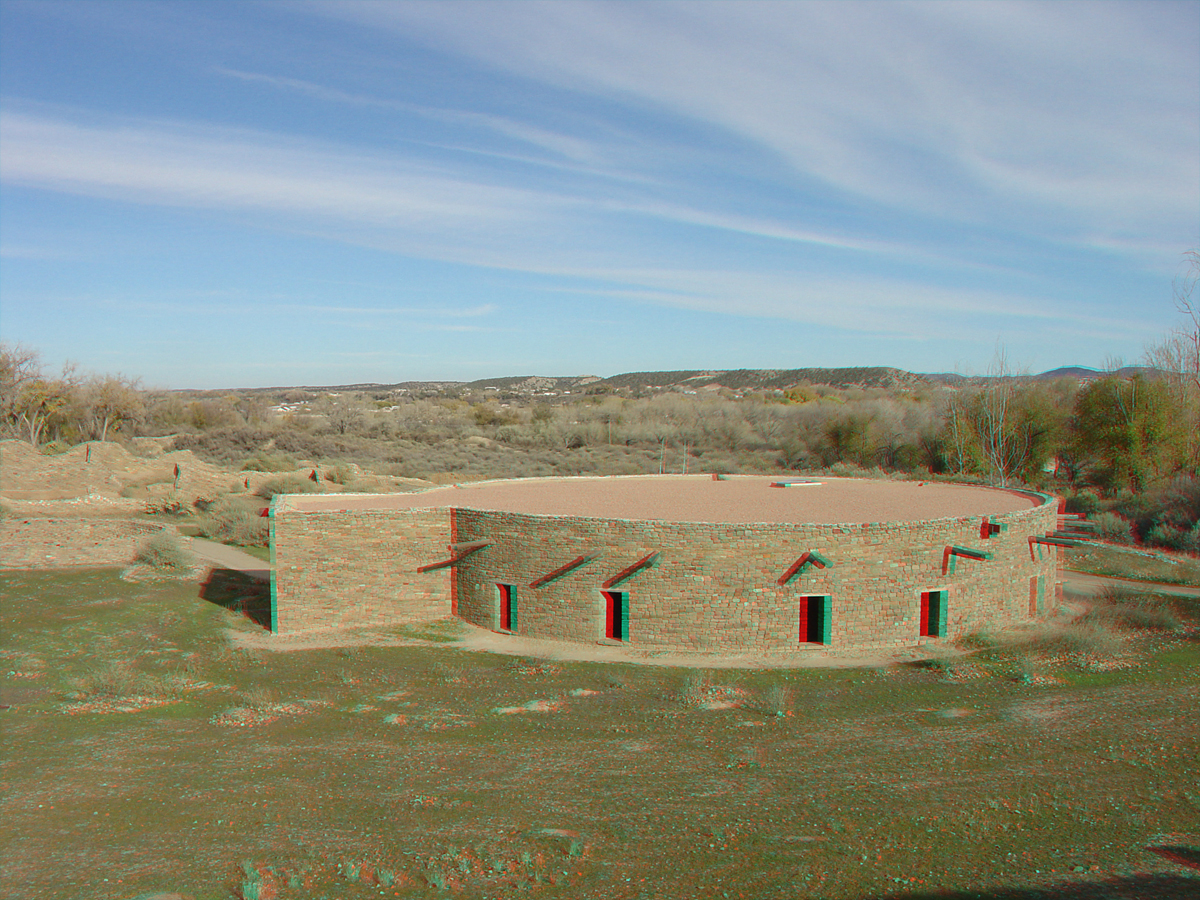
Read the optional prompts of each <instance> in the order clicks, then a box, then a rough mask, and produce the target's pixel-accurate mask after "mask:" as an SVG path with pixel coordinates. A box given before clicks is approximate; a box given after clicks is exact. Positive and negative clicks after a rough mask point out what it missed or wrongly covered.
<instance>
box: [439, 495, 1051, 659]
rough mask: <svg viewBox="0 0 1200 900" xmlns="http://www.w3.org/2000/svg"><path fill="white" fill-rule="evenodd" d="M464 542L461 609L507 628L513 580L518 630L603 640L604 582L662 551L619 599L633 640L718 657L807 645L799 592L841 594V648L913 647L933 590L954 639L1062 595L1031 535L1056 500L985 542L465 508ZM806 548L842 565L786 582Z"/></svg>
mask: <svg viewBox="0 0 1200 900" xmlns="http://www.w3.org/2000/svg"><path fill="white" fill-rule="evenodd" d="M456 518H457V529H456V530H457V538H456V540H458V541H472V540H489V541H491V542H492V543H491V546H489V547H487V548H486V549H484V550H481V551H478V552H477V553H474V554H472V555H471V556H470V557H468V558H467V559H466V560H464V561H463V562H462V563H461V564H460V565H459V567H458V572H457V596H458V602H457V612H458V615H459V616H461V617H462V618H464V619H465V620H467V621H469V622H473V623H474V624H476V625H479V626H482V627H485V628H493V629H494V628H497V627H498V624H499V623H498V618H497V616H498V605H499V603H498V597H499V594H498V590H497V588H496V584H497V583H503V584H511V585H515V587H516V595H517V625H516V631H517V633H520V634H529V635H537V636H541V637H548V638H557V639H562V640H571V641H584V642H589V643H591V642H594V641H597V640H599V639H602V638H603V635H604V620H605V616H604V598H603V595H602V593H601V590H602V587H601V586H602V583H603V582H604V581H605V580H606V579H608V578H610V577H612V576H614V575H616V574H617V573H618V572H620V571H621V570H623V569H624V568H625V567H627V566H629V565H631V564H632V563H634V562H635V561H637V560H638V559H640V558H642V557H644V556H645V555H646V554H648V553H651V552H654V551H658V552H659V553H660V554H661V556H660V557H659V560H658V562H657V564H656V565H655V566H654V567H653V568H649V569H644V570H642V571H641V572H639V573H638V574H636V575H634V576H633V577H632V578H630V579H629V580H628V581H625V582H624V583H622V584H620V585H616V586H614V587H613V590H620V591H628V592H629V597H630V600H629V635H628V640H629V642H630V643H631V644H636V645H639V646H646V647H662V648H682V649H700V650H715V651H748V650H767V651H785V650H796V649H799V648H802V647H804V646H809V645H803V644H801V642H800V640H799V598H800V597H802V596H806V595H814V594H826V595H830V596H831V597H832V629H831V642H830V646H831V647H833V648H835V649H836V648H847V649H848V648H863V649H867V648H888V647H903V646H912V645H914V644H917V643H921V642H923V641H925V640H929V639H923V638H920V637H919V634H918V632H919V616H920V602H921V601H920V598H921V592H922V591H928V590H947V591H948V592H949V613H948V616H947V625H948V635H947V636H948V637H950V638H954V637H958V636H961V635H962V634H966V633H969V632H971V631H975V630H981V629H985V628H990V627H995V626H999V625H1005V624H1010V623H1014V622H1020V621H1026V620H1028V619H1029V618H1031V595H1032V596H1033V597H1034V598H1036V597H1037V595H1038V590H1037V587H1036V585H1037V584H1038V583H1037V582H1036V581H1035V582H1033V585H1034V587H1032V588H1031V579H1042V581H1041V585H1042V589H1041V594H1042V596H1043V597H1044V599H1043V600H1042V602H1041V605H1040V607H1039V606H1037V605H1036V599H1035V601H1034V603H1035V608H1034V612H1035V613H1041V614H1044V613H1046V612H1048V611H1049V610H1050V608H1051V607H1052V605H1053V604H1054V602H1055V585H1056V577H1057V557H1056V553H1055V551H1054V549H1053V547H1050V546H1044V545H1035V547H1034V548H1033V553H1032V554H1031V549H1030V544H1029V540H1028V538H1029V536H1030V535H1036V534H1045V533H1047V532H1049V531H1053V530H1054V529H1055V528H1056V526H1057V510H1056V507H1055V504H1054V502H1053V501H1048V502H1046V503H1044V504H1042V505H1041V506H1038V507H1034V508H1031V509H1029V510H1022V511H1020V512H1016V513H1009V514H1006V515H999V516H991V517H989V521H990V522H993V523H995V524H999V525H1001V526H1002V528H1003V530H1002V531H1001V532H1000V533H999V534H996V535H993V536H991V537H989V538H986V539H984V538H982V537H981V526H982V523H983V517H980V516H971V517H963V518H953V519H940V520H933V521H926V522H915V523H882V524H865V525H790V524H761V525H727V524H679V523H667V522H633V521H621V520H608V519H592V518H582V517H552V516H531V515H523V514H517V513H505V512H490V511H480V510H466V509H460V510H458V512H457V517H456ZM948 545H955V546H961V547H967V548H974V549H980V550H986V551H988V552H990V553H991V554H992V556H993V558H992V559H991V560H987V561H979V560H973V559H969V558H964V557H954V558H953V559H952V561H951V567H952V570H951V571H948V572H945V573H944V572H943V560H944V552H945V548H946V547H947V546H948ZM806 550H811V551H816V552H818V553H820V554H821V555H822V556H823V557H824V558H826V559H828V560H829V561H830V563H831V564H832V565H831V566H830V567H829V568H827V569H817V568H814V567H811V566H810V567H806V568H805V570H804V571H803V572H802V573H801V574H800V575H798V576H797V577H796V578H795V579H793V580H792V581H791V582H790V583H789V584H787V585H786V586H780V585H779V584H777V579H778V578H779V577H780V576H781V575H782V574H783V573H784V572H785V571H786V570H787V569H788V567H789V566H790V565H791V564H792V563H793V562H794V561H795V560H796V559H797V558H798V557H799V556H800V555H801V554H802V553H803V552H804V551H806ZM589 553H599V556H598V557H597V559H596V560H595V561H593V562H591V563H589V564H587V565H584V566H581V567H580V568H578V569H575V570H574V571H572V572H570V573H568V574H566V575H564V576H562V577H560V578H558V579H556V580H554V581H552V582H550V583H548V584H546V585H544V586H542V587H540V588H530V587H529V586H528V585H529V584H530V582H532V581H534V580H536V579H537V578H539V577H540V576H542V575H545V574H547V573H548V572H550V571H552V570H553V569H555V568H557V567H558V566H561V565H563V564H564V563H566V562H568V561H570V560H572V559H573V558H575V557H578V556H583V555H587V554H589Z"/></svg>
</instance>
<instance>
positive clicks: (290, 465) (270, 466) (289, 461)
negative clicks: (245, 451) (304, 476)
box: [242, 450, 296, 472]
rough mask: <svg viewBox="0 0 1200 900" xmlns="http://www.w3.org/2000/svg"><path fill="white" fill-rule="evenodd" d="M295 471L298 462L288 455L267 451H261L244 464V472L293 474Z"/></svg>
mask: <svg viewBox="0 0 1200 900" xmlns="http://www.w3.org/2000/svg"><path fill="white" fill-rule="evenodd" d="M295 469H296V460H295V459H294V458H292V457H291V456H289V455H288V454H286V453H278V452H268V451H266V450H260V451H259V452H258V453H255V454H254V455H253V456H251V457H250V458H249V459H247V460H246V461H245V462H244V463H242V471H243V472H293V471H295Z"/></svg>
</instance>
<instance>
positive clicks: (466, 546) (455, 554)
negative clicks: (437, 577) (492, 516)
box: [417, 541, 492, 572]
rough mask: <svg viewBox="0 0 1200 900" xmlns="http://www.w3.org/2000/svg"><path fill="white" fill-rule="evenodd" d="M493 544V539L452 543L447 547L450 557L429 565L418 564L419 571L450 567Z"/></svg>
mask: <svg viewBox="0 0 1200 900" xmlns="http://www.w3.org/2000/svg"><path fill="white" fill-rule="evenodd" d="M490 546H492V542H491V541H465V542H463V543H461V544H450V545H449V547H448V548H447V549H448V550H449V551H450V554H451V556H450V558H449V559H443V560H442V561H441V562H435V563H430V564H429V565H427V566H418V567H417V571H418V572H432V571H434V570H435V569H448V568H450V567H451V566H457V565H458V564H459V563H460V562H462V561H463V560H464V559H466V558H467V557H468V556H470V555H471V554H472V553H475V552H476V551H479V550H482V549H483V548H484V547H490Z"/></svg>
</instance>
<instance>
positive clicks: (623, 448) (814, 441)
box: [0, 252, 1200, 497]
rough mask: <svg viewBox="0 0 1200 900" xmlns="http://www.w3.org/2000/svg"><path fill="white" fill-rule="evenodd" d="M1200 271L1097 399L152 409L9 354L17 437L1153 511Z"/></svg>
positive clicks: (1028, 386) (110, 386) (1185, 384)
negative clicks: (900, 485)
mask: <svg viewBox="0 0 1200 900" xmlns="http://www.w3.org/2000/svg"><path fill="white" fill-rule="evenodd" d="M1186 258H1187V260H1188V263H1189V266H1190V269H1189V276H1188V277H1187V278H1185V279H1182V280H1181V281H1178V282H1176V285H1175V302H1176V305H1177V307H1178V309H1179V312H1180V313H1181V315H1182V320H1181V322H1182V324H1181V325H1180V327H1179V328H1178V329H1177V330H1176V331H1175V332H1173V333H1172V334H1170V335H1168V336H1167V337H1166V338H1164V339H1163V340H1162V341H1161V342H1159V343H1158V344H1157V345H1155V346H1154V347H1152V348H1150V350H1149V351H1148V353H1147V364H1148V365H1147V367H1145V368H1144V369H1143V370H1140V371H1135V372H1134V373H1133V374H1129V373H1128V372H1127V371H1118V369H1119V366H1117V365H1114V366H1113V367H1112V371H1110V372H1108V373H1107V374H1104V375H1102V376H1101V377H1097V378H1093V379H1090V380H1087V381H1080V380H1078V379H1074V378H1060V379H1057V380H1053V381H1039V380H1036V379H1029V378H1022V377H1017V376H1015V375H1014V374H1013V372H1012V371H1011V370H1010V367H1009V366H1008V363H1007V361H1006V359H1005V358H1004V355H1003V353H998V354H997V357H996V359H995V361H994V363H993V366H992V368H991V369H990V370H989V371H988V372H987V373H986V375H984V376H982V377H979V378H975V379H969V380H966V381H965V382H963V383H961V384H954V385H936V384H923V385H922V384H914V385H910V386H905V387H903V388H890V389H888V388H882V387H872V388H864V387H835V386H832V385H824V384H799V385H795V386H793V387H791V388H789V389H786V390H783V389H779V390H763V391H760V392H757V393H754V392H750V393H742V392H735V391H733V390H730V389H727V388H716V387H714V388H711V389H708V390H699V391H695V392H683V391H679V390H670V391H665V392H662V393H658V394H656V395H652V396H643V397H625V396H619V395H614V394H611V393H600V392H595V393H574V394H570V395H566V394H559V395H556V396H552V397H547V396H542V397H539V396H534V395H530V394H516V393H511V392H505V391H502V390H497V389H494V388H493V389H481V388H471V387H469V386H466V387H464V386H453V387H449V388H446V389H444V390H438V391H432V392H426V393H424V394H416V393H411V392H406V391H374V392H373V391H372V390H371V389H363V390H353V391H343V392H340V393H334V392H330V391H319V390H309V389H296V388H293V389H286V390H280V391H277V392H275V393H274V394H270V393H267V392H263V391H245V392H227V393H223V394H220V393H218V394H212V393H201V392H179V391H170V392H168V391H147V390H144V389H142V388H141V387H140V385H139V383H138V381H137V380H136V379H133V378H129V377H126V376H122V375H88V376H80V375H79V374H78V373H77V372H76V371H75V370H74V369H72V368H70V367H68V368H66V369H65V370H64V371H63V372H61V373H60V374H58V375H55V376H51V375H47V374H46V372H45V367H44V366H43V365H42V363H41V361H40V358H39V356H38V354H37V353H36V352H35V351H32V350H29V349H28V348H24V347H21V346H16V345H9V344H3V345H0V404H2V406H0V429H2V430H3V431H4V433H5V436H8V437H18V438H20V439H22V440H26V441H29V442H30V443H31V444H34V445H35V446H40V445H45V444H49V445H50V446H51V448H52V449H53V448H54V447H60V448H61V447H62V446H64V445H71V444H74V443H78V442H81V441H87V440H111V439H114V438H116V439H125V438H129V437H133V436H136V435H145V434H155V435H162V434H174V435H177V436H178V437H177V440H176V443H177V446H180V447H191V448H193V449H195V450H197V452H201V453H205V454H207V455H209V456H210V457H213V458H214V459H219V460H221V461H223V462H226V463H240V462H242V461H243V460H245V459H246V458H248V457H250V456H253V455H254V454H256V453H260V452H262V451H281V452H284V453H285V454H286V453H291V454H294V455H298V456H300V457H302V458H306V459H322V458H334V459H343V460H346V461H354V462H359V463H360V464H364V465H370V464H371V463H372V462H386V463H389V464H392V465H393V466H402V467H403V466H404V464H405V460H408V464H407V468H406V469H405V471H404V474H408V475H414V476H418V477H427V476H428V475H430V474H431V473H436V472H438V471H445V472H452V471H453V472H459V473H460V474H464V475H467V476H472V475H478V476H479V477H489V476H503V475H513V474H531V472H530V471H529V470H527V469H524V468H520V466H519V465H518V463H517V462H516V461H517V460H518V459H519V458H520V455H521V454H533V455H537V457H538V458H539V459H540V460H544V461H545V465H543V466H542V467H541V468H538V469H537V470H536V471H537V472H539V473H540V472H542V471H543V470H548V471H561V472H564V473H577V472H582V471H596V472H597V473H599V474H605V473H613V474H615V473H617V472H629V471H651V472H653V471H663V472H668V471H669V472H680V471H692V472H697V471H718V470H723V471H747V472H749V471H779V470H781V469H782V470H790V471H805V470H820V469H831V468H841V469H843V470H851V469H853V470H860V469H870V470H876V469H877V470H881V471H883V472H898V473H908V474H912V475H918V476H922V477H925V476H929V477H934V476H948V477H954V478H971V479H976V480H979V481H983V482H986V483H991V484H996V485H1002V486H1005V485H1027V486H1034V487H1037V486H1047V485H1053V486H1056V488H1058V489H1063V488H1065V489H1067V490H1075V489H1081V488H1088V489H1092V490H1094V491H1095V492H1097V493H1098V494H1099V495H1101V496H1107V497H1115V496H1118V495H1120V494H1121V493H1123V492H1124V493H1134V494H1138V493H1142V492H1145V491H1146V490H1148V489H1150V488H1152V487H1153V486H1155V485H1161V484H1164V483H1166V482H1169V481H1170V480H1171V478H1173V477H1176V476H1184V477H1195V476H1196V475H1197V473H1198V472H1200V309H1198V307H1197V303H1196V298H1195V288H1196V282H1197V275H1200V259H1198V257H1197V254H1196V253H1194V252H1193V253H1189V254H1187V257H1186ZM438 448H441V450H440V455H439V452H438ZM439 466H445V468H444V469H440V468H439ZM506 467H507V468H506ZM393 474H396V473H395V472H393Z"/></svg>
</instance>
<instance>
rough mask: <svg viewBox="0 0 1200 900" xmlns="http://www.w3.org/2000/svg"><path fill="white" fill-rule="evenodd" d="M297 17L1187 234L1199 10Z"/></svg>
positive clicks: (548, 7) (703, 9)
mask: <svg viewBox="0 0 1200 900" xmlns="http://www.w3.org/2000/svg"><path fill="white" fill-rule="evenodd" d="M309 8H311V9H314V10H318V11H320V12H322V13H323V14H325V15H330V16H336V17H338V18H341V19H344V20H351V21H357V22H361V23H364V24H369V25H371V26H372V27H382V28H390V29H392V30H394V31H396V32H398V33H402V34H403V35H404V36H405V38H406V39H411V38H412V37H413V36H414V35H415V36H418V37H421V38H424V39H425V40H426V41H427V42H428V43H430V44H431V45H434V46H438V47H450V48H453V49H454V50H456V51H457V52H459V53H462V54H465V55H468V56H470V57H472V58H474V59H476V60H480V61H483V62H484V63H486V64H488V65H491V66H494V67H497V68H500V69H503V70H506V71H510V72H514V73H517V74H520V75H522V76H525V77H529V78H532V79H535V80H538V81H542V82H545V83H548V84H552V85H555V86H558V87H562V88H565V89H571V90H578V91H585V92H589V93H593V94H599V95H602V96H604V97H607V98H609V99H612V100H615V101H624V102H631V101H633V102H640V103H643V104H646V105H648V106H650V107H653V108H656V109H659V110H663V111H670V112H673V113H675V114H678V115H682V116H687V117H694V118H696V119H699V120H703V121H705V122H709V123H712V124H715V125H717V126H719V127H721V128H724V129H727V130H728V131H729V132H730V133H732V134H736V135H739V136H741V137H743V138H744V139H746V140H748V141H751V142H753V143H755V144H757V145H760V146H761V147H763V148H765V149H766V150H768V151H769V152H772V153H775V154H778V156H779V157H780V158H781V159H783V160H786V161H787V162H788V163H789V164H790V165H791V166H792V167H793V168H794V169H795V170H796V171H797V172H798V173H801V174H804V175H808V176H813V177H816V178H819V179H821V180H822V181H824V182H826V183H827V184H829V185H831V186H833V187H835V188H836V189H838V190H843V191H846V192H848V193H850V194H852V195H854V196H858V197H862V198H865V199H866V200H868V201H870V202H876V203H882V204H886V205H888V206H893V207H895V206H903V207H905V208H909V209H919V210H923V211H925V212H927V213H931V214H937V215H940V216H946V217H949V218H951V219H955V220H962V221H973V222H985V221H988V220H995V218H996V217H1002V218H1017V217H1023V218H1025V219H1026V220H1032V222H1033V227H1035V228H1038V229H1040V230H1041V231H1043V232H1044V233H1047V234H1052V235H1058V236H1062V235H1064V234H1065V235H1067V236H1071V235H1077V234H1081V233H1082V232H1084V231H1095V230H1096V229H1097V228H1100V229H1102V230H1104V231H1105V232H1112V233H1114V234H1117V235H1119V234H1123V233H1124V232H1125V231H1126V230H1129V229H1130V228H1131V226H1132V227H1133V228H1136V229H1137V230H1141V231H1149V232H1150V233H1157V234H1158V235H1159V236H1160V239H1161V240H1162V241H1163V243H1166V244H1168V245H1170V244H1172V243H1173V242H1177V241H1178V240H1179V237H1178V232H1179V229H1180V228H1181V227H1185V228H1193V227H1194V226H1193V222H1194V218H1195V214H1196V208H1197V198H1198V197H1200V173H1198V171H1197V166H1196V164H1195V161H1196V158H1197V154H1198V152H1200V151H1198V140H1197V127H1196V118H1197V114H1196V109H1197V106H1198V104H1200V88H1198V87H1197V85H1198V84H1200V70H1198V67H1197V61H1196V54H1195V49H1194V48H1195V45H1196V41H1197V39H1200V35H1198V34H1197V22H1196V20H1197V15H1196V10H1195V6H1194V4H1110V3H1071V4H1062V3H1056V4H1046V3H971V4H946V3H887V4H880V3H848V2H837V3H819V2H807V3H787V4H784V3H757V2H745V0H742V2H738V3H703V4H696V3H691V4H677V3H637V4H632V3H583V2H551V3H547V2H527V3H504V4H476V5H474V6H473V7H472V15H471V16H463V15H461V10H460V9H459V8H457V7H455V6H454V5H447V4H444V3H437V2H432V3H431V2H412V3H402V4H387V3H375V2H370V3H367V2H351V0H347V2H331V3H323V4H315V5H313V6H312V7H309ZM1131 38H1136V39H1131ZM1149 47H1152V48H1153V51H1152V52H1153V53H1154V54H1155V56H1154V58H1153V59H1152V60H1150V59H1147V58H1146V53H1147V50H1148V48H1149Z"/></svg>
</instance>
